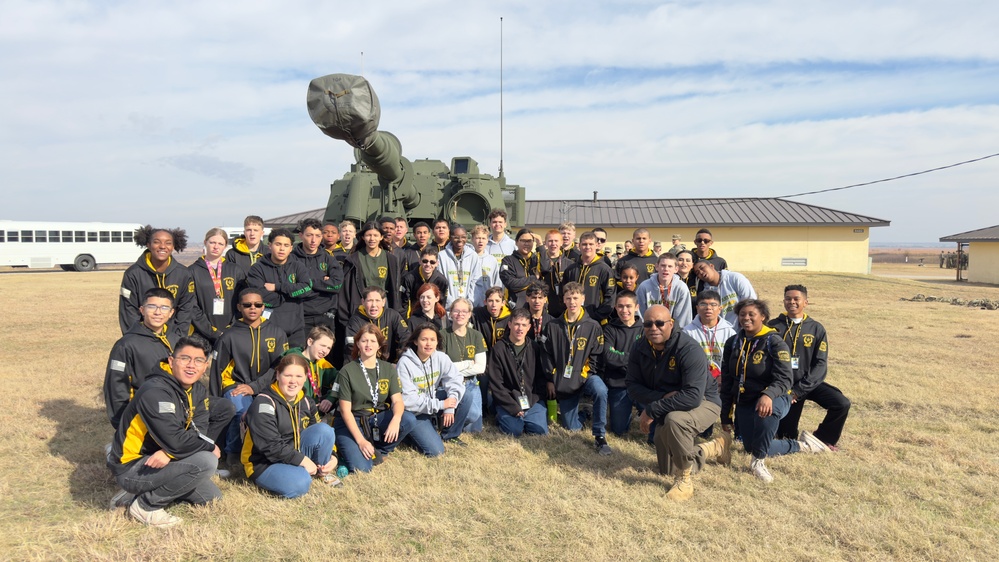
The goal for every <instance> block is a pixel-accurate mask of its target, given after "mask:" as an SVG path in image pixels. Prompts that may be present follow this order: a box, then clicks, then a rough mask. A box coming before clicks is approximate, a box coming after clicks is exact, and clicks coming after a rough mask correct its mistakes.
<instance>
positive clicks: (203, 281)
mask: <svg viewBox="0 0 999 562" xmlns="http://www.w3.org/2000/svg"><path fill="white" fill-rule="evenodd" d="M221 259H222V275H221V277H219V281H220V287H219V289H220V291H221V296H220V295H219V294H218V293H216V292H215V283H214V281H212V274H213V273H214V269H213V273H209V272H208V264H207V263H205V258H204V257H203V256H202V257H200V258H198V260H197V261H195V262H194V263H193V264H191V266H190V267H189V268H188V269H189V270H190V271H191V276H193V277H194V296H195V299H196V301H197V304H198V307H197V309H196V310H195V312H194V320H193V324H194V330H195V331H196V332H197V333H198V334H199V335H200V336H202V337H204V338H206V339H207V340H208V341H210V342H213V343H214V342H215V340H217V339H219V336H220V335H222V331H223V330H225V329H226V328H227V327H228V326H229V325H230V324H232V321H233V320H234V319H235V317H236V301H237V300H238V299H239V292H240V291H241V290H243V288H244V287H245V286H246V273H244V272H243V270H242V269H240V268H239V266H237V265H236V264H234V263H232V262H231V261H229V260H227V259H225V258H221ZM216 298H219V299H221V300H222V313H221V314H215V313H214V312H215V299H216Z"/></svg>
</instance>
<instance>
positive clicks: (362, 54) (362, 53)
mask: <svg viewBox="0 0 999 562" xmlns="http://www.w3.org/2000/svg"><path fill="white" fill-rule="evenodd" d="M361 76H364V51H361Z"/></svg>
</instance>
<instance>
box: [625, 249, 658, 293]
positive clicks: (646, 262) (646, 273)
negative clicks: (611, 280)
mask: <svg viewBox="0 0 999 562" xmlns="http://www.w3.org/2000/svg"><path fill="white" fill-rule="evenodd" d="M658 260H659V257H658V256H656V255H655V254H654V253H652V250H648V251H647V252H646V253H645V255H644V256H640V255H638V252H636V251H635V250H634V249H631V250H628V253H627V254H625V255H623V256H621V257H620V259H618V260H617V265H616V266H615V273H616V274H617V276H618V277H620V276H621V269H622V268H623V267H624V266H626V265H628V264H631V265H633V266H635V269H637V270H638V284H639V285H641V284H642V281H645V280H646V279H648V278H649V277H652V276H653V275H655V274H656V263H657V262H658Z"/></svg>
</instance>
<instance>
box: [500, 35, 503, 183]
mask: <svg viewBox="0 0 999 562" xmlns="http://www.w3.org/2000/svg"><path fill="white" fill-rule="evenodd" d="M499 177H501V178H502V177H503V16H500V161H499Z"/></svg>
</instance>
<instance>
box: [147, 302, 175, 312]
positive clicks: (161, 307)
mask: <svg viewBox="0 0 999 562" xmlns="http://www.w3.org/2000/svg"><path fill="white" fill-rule="evenodd" d="M142 308H144V309H146V312H156V311H157V310H158V311H160V312H163V313H166V312H170V311H171V310H173V307H172V306H170V305H169V304H145V305H142Z"/></svg>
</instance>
